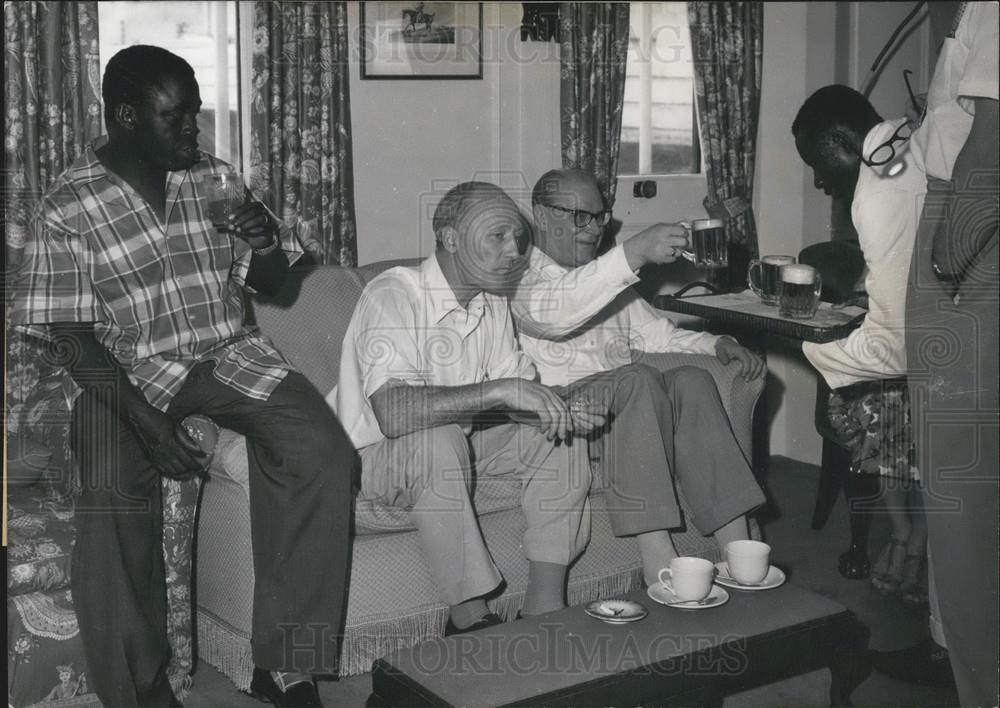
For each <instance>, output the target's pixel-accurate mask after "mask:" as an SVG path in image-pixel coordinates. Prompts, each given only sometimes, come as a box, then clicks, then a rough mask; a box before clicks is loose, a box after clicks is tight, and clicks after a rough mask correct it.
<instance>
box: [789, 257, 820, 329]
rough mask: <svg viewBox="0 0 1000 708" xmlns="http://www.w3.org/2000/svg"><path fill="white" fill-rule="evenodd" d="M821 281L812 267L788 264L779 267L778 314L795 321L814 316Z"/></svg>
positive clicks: (817, 305) (817, 304) (817, 272)
mask: <svg viewBox="0 0 1000 708" xmlns="http://www.w3.org/2000/svg"><path fill="white" fill-rule="evenodd" d="M822 289H823V280H822V278H820V275H819V271H817V270H816V269H815V268H813V267H812V266H808V265H802V264H799V263H790V264H788V265H783V266H781V270H780V280H779V283H778V314H779V315H781V316H782V317H790V318H792V319H796V320H808V319H812V318H813V317H815V316H816V310H817V308H819V294H820V291H821V290H822Z"/></svg>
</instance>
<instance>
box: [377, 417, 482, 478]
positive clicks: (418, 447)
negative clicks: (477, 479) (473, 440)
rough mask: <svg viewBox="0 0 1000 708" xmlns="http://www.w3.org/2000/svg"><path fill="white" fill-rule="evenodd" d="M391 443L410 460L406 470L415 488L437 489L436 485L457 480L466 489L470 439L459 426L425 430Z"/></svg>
mask: <svg viewBox="0 0 1000 708" xmlns="http://www.w3.org/2000/svg"><path fill="white" fill-rule="evenodd" d="M393 443H394V445H396V446H400V448H401V449H400V452H401V453H402V454H403V455H404V456H406V457H408V458H409V461H408V463H407V466H408V467H409V468H410V470H411V475H412V476H413V482H414V483H415V485H416V486H417V487H427V486H432V485H433V486H436V485H437V484H438V482H439V481H454V480H456V479H462V480H464V482H465V484H466V486H468V485H469V481H470V475H469V468H470V465H471V455H470V452H469V439H468V437H466V435H465V431H464V430H462V427H461V426H459V425H441V426H438V427H435V428H427V429H426V430H420V431H417V432H415V433H410V434H409V435H404V436H403V437H400V438H396V440H394V441H393ZM394 457H395V456H394Z"/></svg>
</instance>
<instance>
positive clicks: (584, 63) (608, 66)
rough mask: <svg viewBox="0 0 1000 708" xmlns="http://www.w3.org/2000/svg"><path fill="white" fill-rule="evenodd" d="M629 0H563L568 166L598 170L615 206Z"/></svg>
mask: <svg viewBox="0 0 1000 708" xmlns="http://www.w3.org/2000/svg"><path fill="white" fill-rule="evenodd" d="M628 13H629V4H628V3H627V2H600V3H598V2H564V3H560V4H559V62H560V69H561V76H562V80H561V83H560V88H559V105H560V114H561V122H562V160H563V166H564V167H575V168H579V169H583V170H587V171H588V172H592V173H593V174H594V175H595V176H596V177H597V183H598V184H599V185H600V187H601V191H602V192H603V193H604V198H605V201H606V202H607V204H608V205H609V206H610V205H611V204H613V203H614V198H615V187H616V186H617V183H618V149H619V146H620V145H621V133H622V103H623V101H624V98H625V64H626V59H627V57H628V34H629V23H628Z"/></svg>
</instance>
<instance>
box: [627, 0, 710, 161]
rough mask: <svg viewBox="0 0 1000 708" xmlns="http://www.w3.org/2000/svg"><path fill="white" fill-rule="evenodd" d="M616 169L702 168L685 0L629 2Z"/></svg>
mask: <svg viewBox="0 0 1000 708" xmlns="http://www.w3.org/2000/svg"><path fill="white" fill-rule="evenodd" d="M630 24H631V31H630V36H629V50H628V67H627V70H626V79H625V103H624V106H623V108H622V142H621V154H620V157H619V163H618V173H619V174H623V175H626V174H678V173H693V172H698V171H699V170H700V165H699V164H698V162H699V152H698V149H697V139H698V137H697V127H696V124H695V120H694V70H693V65H692V61H691V38H690V32H689V31H688V24H687V3H683V2H633V3H631V8H630Z"/></svg>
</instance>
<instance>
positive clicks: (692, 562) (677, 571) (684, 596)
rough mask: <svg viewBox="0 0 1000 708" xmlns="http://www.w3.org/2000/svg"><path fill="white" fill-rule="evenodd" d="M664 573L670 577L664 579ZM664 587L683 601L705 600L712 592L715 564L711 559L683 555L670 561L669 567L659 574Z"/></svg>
mask: <svg viewBox="0 0 1000 708" xmlns="http://www.w3.org/2000/svg"><path fill="white" fill-rule="evenodd" d="M664 574H666V575H668V576H669V579H666V580H665V579H664V577H663V576H664ZM657 577H659V579H660V582H661V583H662V584H663V586H664V587H666V588H667V590H669V591H670V592H672V593H673V594H674V597H676V598H677V599H678V600H681V601H682V602H697V601H699V600H704V599H705V598H706V597H708V594H709V593H710V592H712V581H713V580H714V579H715V566H714V565H713V564H712V562H711V561H707V560H705V559H704V558H695V557H693V556H681V557H679V558H674V559H673V560H671V561H670V567H669V568H663V569H661V570H660V572H659V573H658V574H657Z"/></svg>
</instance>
